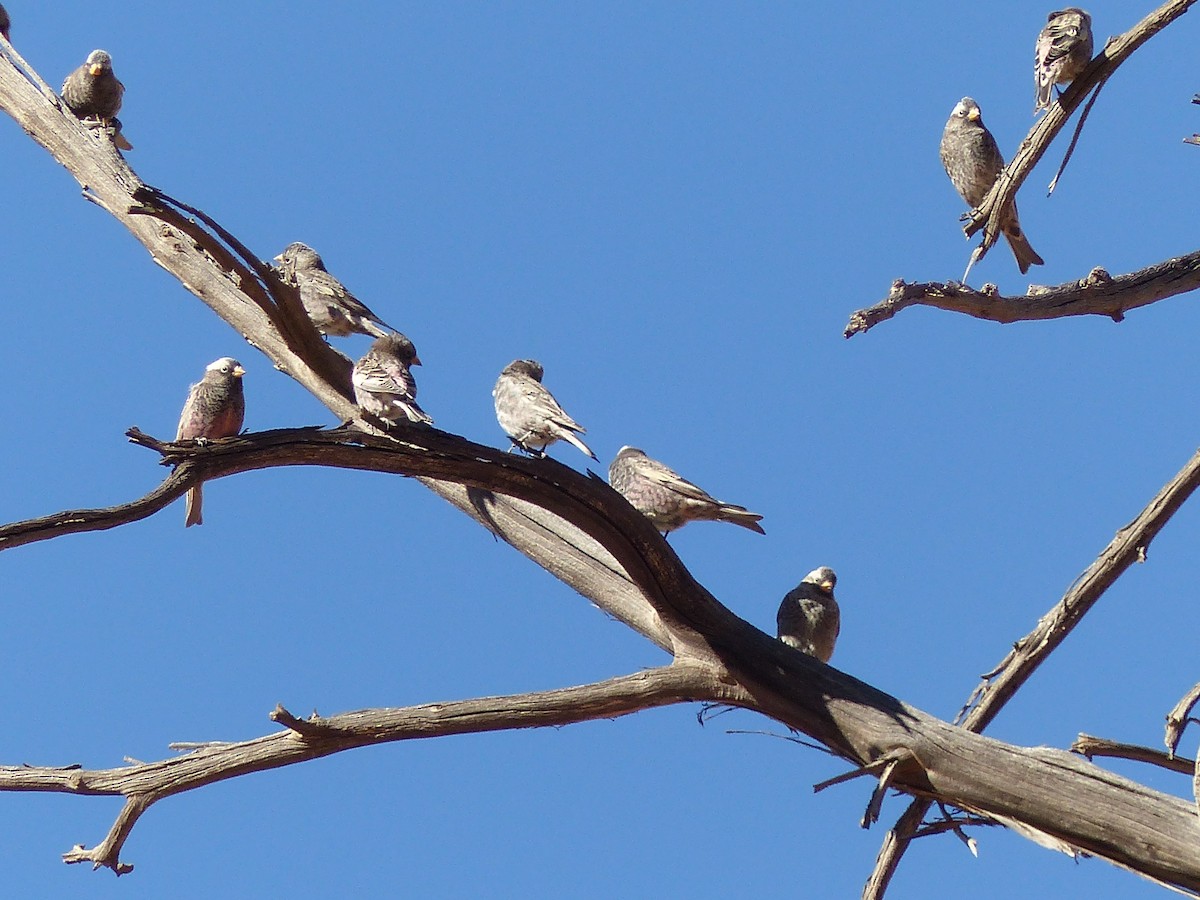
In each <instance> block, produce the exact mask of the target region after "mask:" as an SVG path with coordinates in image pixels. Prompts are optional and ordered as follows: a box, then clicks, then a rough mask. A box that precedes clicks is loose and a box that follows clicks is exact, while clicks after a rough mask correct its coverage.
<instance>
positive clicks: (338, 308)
mask: <svg viewBox="0 0 1200 900" xmlns="http://www.w3.org/2000/svg"><path fill="white" fill-rule="evenodd" d="M275 261H276V262H277V263H279V272H280V275H281V276H282V277H283V278H284V279H285V280H287V281H293V282H295V284H296V287H297V288H298V289H299V291H300V300H301V301H302V302H303V303H304V310H305V312H307V313H308V317H309V318H310V319H312V323H313V324H314V325H316V326H317V330H318V331H320V332H321V334H325V335H329V334H332V335H334V336H336V337H345V336H346V335H348V334H369V335H371V336H372V337H378V338H381V337H385V336H386V335H387V333H388V332H389V331H395V329H394V328H392V327H391V326H390V325H388V324H387V323H386V322H384V321H383V319H381V318H379V316H377V315H375V313H373V312H371V310H369V309H367V305H366V304H365V303H363V302H362V301H361V300H359V299H358V298H357V297H355V296H354V295H353V294H352V293H350V292H349V291H348V290H346V288H345V286H344V285H343V284H342V283H341V282H340V281H338V280H337V279H336V278H334V277H333V276H332V275H330V274H329V271H328V270H327V269H326V268H325V262H324V260H322V259H321V255H320V254H319V253H317V251H316V250H314V249H313V248H312V247H309V246H308V245H307V244H301V243H300V242H299V241H297V242H295V243H292V244H288V245H287V246H286V247H284V248H283V252H282V253H280V254H279V255H278V256H277V257H275Z"/></svg>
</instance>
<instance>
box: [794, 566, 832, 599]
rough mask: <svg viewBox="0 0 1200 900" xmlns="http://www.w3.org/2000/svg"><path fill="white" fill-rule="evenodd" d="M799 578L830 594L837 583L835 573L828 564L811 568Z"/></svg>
mask: <svg viewBox="0 0 1200 900" xmlns="http://www.w3.org/2000/svg"><path fill="white" fill-rule="evenodd" d="M801 580H802V581H806V582H807V583H809V584H815V585H816V586H817V587H819V588H820V589H821V590H822V591H824V592H825V593H826V594H832V593H833V589H834V587H835V586H836V585H837V574H836V573H835V572H834V571H833V569H831V568H829V566H821V567H820V568H819V569H813V570H812V571H811V572H809V573H808V574H807V575H805V576H804V578H803V579H801Z"/></svg>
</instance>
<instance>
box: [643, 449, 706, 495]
mask: <svg viewBox="0 0 1200 900" xmlns="http://www.w3.org/2000/svg"><path fill="white" fill-rule="evenodd" d="M634 465H635V467H636V468H637V470H638V472H639V473H640V474H641V475H642V476H643V477H644V478H645V479H646V480H647V481H651V482H653V483H654V484H657V485H660V486H662V487H665V488H667V489H668V490H670V491H673V492H674V493H676V494H680V495H681V496H684V497H687V498H688V499H690V500H700V501H703V502H707V503H716V502H717V501H716V500H715V499H713V497H712V495H711V494H709V493H708V491H706V490H704V489H703V488H701V487H699V486H697V485H694V484H692V483H691V482H690V481H688V480H687V479H686V478H684V477H683V476H682V475H680V474H679V473H678V472H676V471H675V470H674V469H672V468H670V467H669V466H664V465H663V464H662V463H660V462H659V461H658V460H656V459H650V457H646V458H644V459H639V460H636V461H635V463H634Z"/></svg>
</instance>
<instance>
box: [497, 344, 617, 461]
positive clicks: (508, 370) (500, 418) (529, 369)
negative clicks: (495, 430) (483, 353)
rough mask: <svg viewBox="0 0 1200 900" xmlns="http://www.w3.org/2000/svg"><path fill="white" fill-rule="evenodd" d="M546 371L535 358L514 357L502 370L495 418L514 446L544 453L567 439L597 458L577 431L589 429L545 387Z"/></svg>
mask: <svg viewBox="0 0 1200 900" xmlns="http://www.w3.org/2000/svg"><path fill="white" fill-rule="evenodd" d="M544 374H545V370H544V369H543V368H542V364H541V363H539V362H538V361H537V360H533V359H514V360H513V361H512V362H510V363H509V364H508V365H507V366H505V367H504V369H503V370H502V371H501V372H500V377H499V378H498V379H496V386H495V387H494V388H493V389H492V399H494V400H495V401H496V421H497V422H499V423H500V427H501V428H503V429H504V431H505V433H506V434H507V435H508V437H509V440H511V441H512V442H513V446H514V447H519V448H520V449H522V450H524V451H525V452H526V453H528V454H530V455H531V456H545V455H546V448H547V447H549V446H550V445H551V444H553V443H554V442H555V441H566V442H567V443H569V444H574V445H575V446H576V447H578V448H579V451H580V452H581V453H584V454H586V455H587V456H590V457H591V458H592V459H596V454H595V453H593V452H592V450H591V448H590V447H588V445H587V444H585V443H584V442H583V441H581V440H580V439H579V438H577V437H576V435H577V434H586V433H587V429H586V428H584V427H583V426H582V425H580V424H579V423H578V422H576V421H575V420H574V419H572V418H571V417H570V416H568V415H567V414H566V412H565V411H564V410H563V408H562V407H561V406H559V405H558V401H557V400H555V399H554V395H553V394H551V393H550V392H549V391H548V390H546V388H545V387H543V386H542V376H543V375H544Z"/></svg>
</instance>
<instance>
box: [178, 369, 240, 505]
mask: <svg viewBox="0 0 1200 900" xmlns="http://www.w3.org/2000/svg"><path fill="white" fill-rule="evenodd" d="M245 374H246V370H245V369H243V368H242V364H241V363H240V362H238V361H237V360H236V359H233V358H231V357H228V356H223V357H221V358H220V359H218V360H216V361H215V362H211V363H209V364H208V366H207V368H205V370H204V377H203V378H202V379H200V380H199V381H198V382H196V383H195V384H193V385H192V386H191V388H190V389H189V390H188V396H187V401H186V402H185V403H184V404H183V412H182V413H180V415H179V429H178V430H177V431H176V432H175V440H177V441H187V440H195V441H208V440H212V439H214V438H225V437H233V436H234V435H236V434H237V433H238V432H239V431H241V430H242V420H243V419H244V418H245V415H246V398H245V396H244V395H243V393H242V376H243V375H245ZM203 499H204V498H203V494H202V492H201V486H200V485H199V484H197V485H196V486H195V487H194V488H192V489H191V490H189V491H188V494H187V519H186V524H187V525H202V524H204V518H203V516H202V515H201V509H200V507H201V503H202V502H203Z"/></svg>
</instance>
